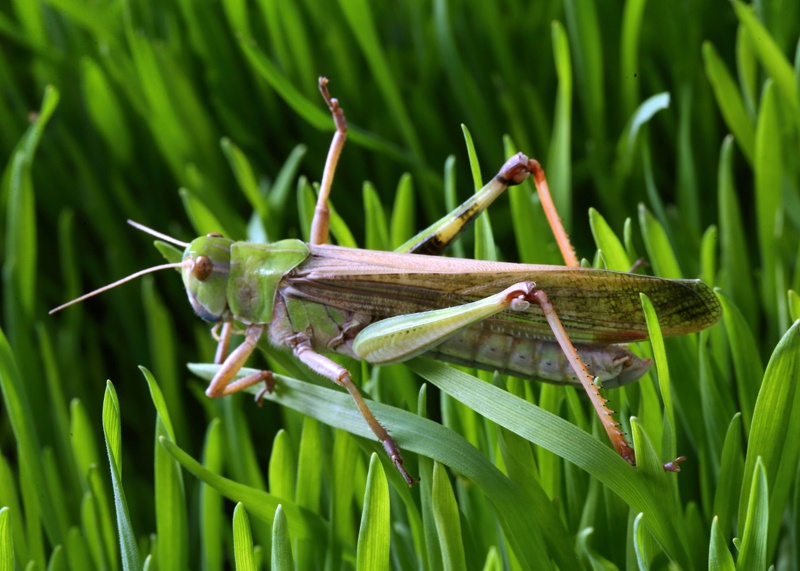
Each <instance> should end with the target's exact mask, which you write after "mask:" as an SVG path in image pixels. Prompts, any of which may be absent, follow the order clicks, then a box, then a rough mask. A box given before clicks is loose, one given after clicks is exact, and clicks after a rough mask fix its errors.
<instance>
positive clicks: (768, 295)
mask: <svg viewBox="0 0 800 571" xmlns="http://www.w3.org/2000/svg"><path fill="white" fill-rule="evenodd" d="M781 129H782V126H781V119H780V114H779V111H778V101H777V93H776V91H775V88H774V84H772V83H771V82H767V84H766V87H765V88H764V93H763V96H762V99H761V109H760V110H759V114H758V123H757V125H756V146H755V162H754V164H753V170H754V171H755V207H756V218H757V220H758V224H757V230H758V250H759V253H760V254H761V264H762V273H761V276H762V277H761V303H762V305H763V306H764V310H765V312H766V314H767V319H768V323H769V328H770V331H771V332H774V331H777V330H779V329H783V324H782V323H781V321H780V316H779V304H780V303H781V301H782V296H783V292H779V291H778V290H777V283H776V278H775V274H776V271H777V268H778V264H779V260H778V257H777V243H776V224H777V223H778V214H779V212H780V211H781V210H782V200H781V193H782V188H783V182H782V179H783V176H784V175H783V161H782V160H781V141H782V137H781V135H780V132H781Z"/></svg>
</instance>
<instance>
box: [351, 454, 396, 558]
mask: <svg viewBox="0 0 800 571" xmlns="http://www.w3.org/2000/svg"><path fill="white" fill-rule="evenodd" d="M389 521H390V520H389V482H388V481H387V480H386V473H385V472H384V471H383V466H382V465H381V462H380V460H378V455H377V454H375V453H373V454H372V456H371V458H370V461H369V472H368V473H367V489H366V491H365V492H364V509H363V510H362V512H361V527H360V528H359V531H358V545H357V548H356V569H358V570H360V571H369V570H371V569H386V568H388V566H389V542H390V541H389V540H390V533H389V531H390V525H389Z"/></svg>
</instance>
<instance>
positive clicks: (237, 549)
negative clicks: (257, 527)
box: [233, 502, 256, 571]
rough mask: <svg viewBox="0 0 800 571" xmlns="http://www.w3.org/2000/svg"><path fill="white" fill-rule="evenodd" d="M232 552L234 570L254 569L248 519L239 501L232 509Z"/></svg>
mask: <svg viewBox="0 0 800 571" xmlns="http://www.w3.org/2000/svg"><path fill="white" fill-rule="evenodd" d="M233 554H234V559H235V561H236V571H256V562H255V556H254V553H253V536H252V534H251V533H250V520H249V519H248V517H247V511H246V510H245V507H244V506H243V505H242V504H241V502H240V503H238V504H236V507H235V508H234V510H233Z"/></svg>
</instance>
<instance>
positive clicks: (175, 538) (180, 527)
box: [140, 367, 189, 569]
mask: <svg viewBox="0 0 800 571" xmlns="http://www.w3.org/2000/svg"><path fill="white" fill-rule="evenodd" d="M140 370H141V371H142V374H143V375H144V378H145V380H146V381H147V386H148V388H149V389H150V397H151V398H152V399H153V405H154V406H155V408H156V412H157V413H158V416H157V418H156V434H155V505H156V530H157V533H158V547H157V549H158V550H157V553H158V565H159V567H160V568H162V569H184V568H186V567H187V566H188V560H189V546H188V542H189V534H188V522H187V520H186V497H185V491H184V485H183V473H182V472H181V468H180V465H179V464H178V462H176V461H175V459H174V458H173V457H172V456H171V455H170V454H169V453H167V451H166V450H164V448H163V447H162V446H160V445H159V444H158V442H159V440H160V439H161V438H169V439H170V440H172V441H174V440H175V430H174V429H173V425H172V420H171V419H170V415H169V411H168V408H167V403H166V400H165V398H164V395H163V393H162V392H161V388H160V387H159V385H158V383H157V382H156V380H155V378H154V377H153V375H152V374H151V373H150V371H148V370H147V369H145V368H144V367H140Z"/></svg>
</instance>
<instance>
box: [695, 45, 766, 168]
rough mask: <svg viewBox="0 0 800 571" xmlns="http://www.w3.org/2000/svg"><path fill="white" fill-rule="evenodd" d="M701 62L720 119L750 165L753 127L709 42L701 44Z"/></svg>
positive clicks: (719, 58)
mask: <svg viewBox="0 0 800 571" xmlns="http://www.w3.org/2000/svg"><path fill="white" fill-rule="evenodd" d="M703 60H704V62H705V66H706V75H708V80H709V82H710V83H711V88H712V89H713V90H714V96H715V97H716V99H717V105H719V108H720V111H721V112H722V117H723V118H724V119H725V123H726V124H727V125H728V128H729V129H730V130H731V132H732V133H733V136H734V138H735V139H736V142H737V143H738V144H739V148H740V149H741V150H742V152H743V153H744V156H745V157H746V158H747V160H748V161H749V162H750V163H752V162H753V156H754V154H755V133H756V131H755V125H754V124H753V120H752V119H751V117H750V114H749V113H748V112H747V109H746V108H745V105H744V101H743V100H742V96H741V94H740V93H739V90H738V89H737V88H736V82H735V81H734V79H733V77H731V74H730V72H729V71H728V68H727V67H726V66H725V62H724V61H723V60H722V58H721V57H720V56H719V54H718V53H717V50H716V49H715V48H714V45H713V44H712V43H711V42H705V43H704V44H703Z"/></svg>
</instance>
